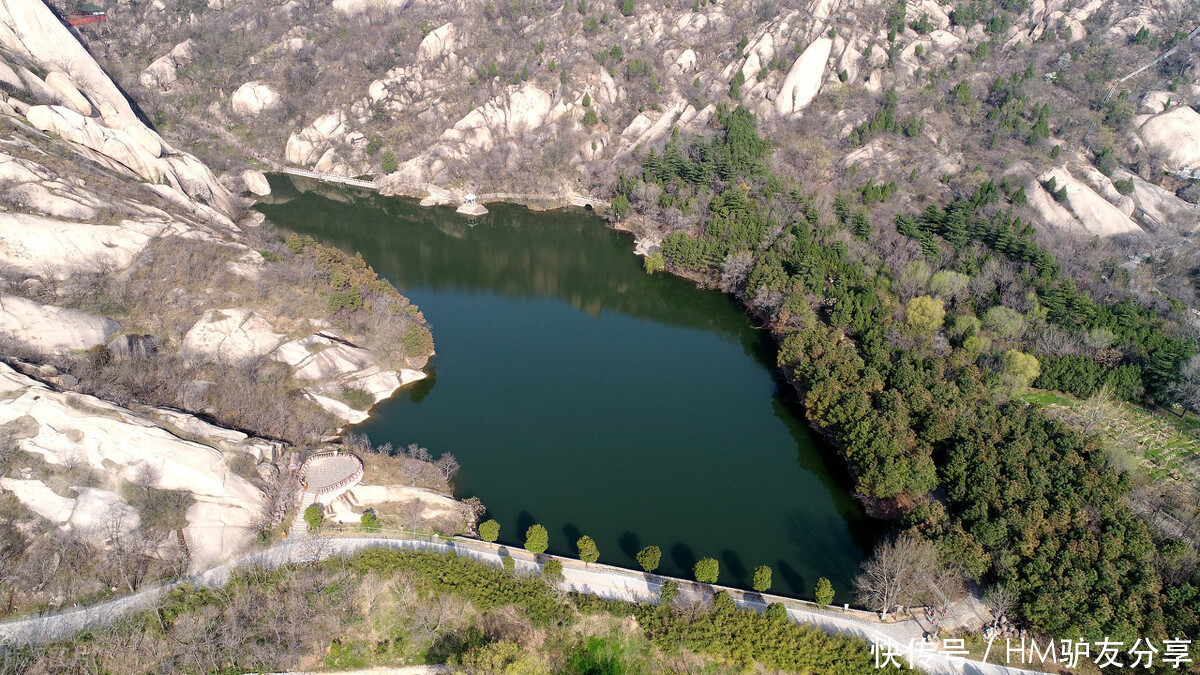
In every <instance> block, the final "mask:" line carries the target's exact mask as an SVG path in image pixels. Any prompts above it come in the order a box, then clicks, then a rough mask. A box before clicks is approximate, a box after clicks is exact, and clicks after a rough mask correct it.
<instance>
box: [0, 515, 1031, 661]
mask: <svg viewBox="0 0 1200 675" xmlns="http://www.w3.org/2000/svg"><path fill="white" fill-rule="evenodd" d="M371 547H386V548H398V549H420V550H427V551H438V552H447V553H448V552H452V551H453V552H457V553H458V554H459V555H466V556H469V557H471V558H474V559H476V560H480V561H482V562H486V563H488V564H491V565H495V566H497V567H499V566H500V565H501V561H502V558H503V557H504V556H505V555H511V556H512V558H513V560H514V562H515V563H516V569H517V570H518V571H521V572H526V573H535V572H537V571H538V569H539V566H538V563H537V560H536V559H535V558H534V556H533V555H532V554H530V553H528V552H526V551H524V550H522V549H514V548H508V547H505V546H500V545H497V544H488V543H485V542H481V541H476V540H473V539H465V538H455V539H434V540H426V539H397V538H379V537H348V538H310V539H305V540H302V541H287V542H284V543H281V544H277V545H275V546H272V547H271V548H268V549H265V550H263V551H259V552H256V553H251V554H248V555H245V556H242V557H241V558H238V559H236V560H233V561H230V562H228V563H225V564H224V565H220V566H218V567H215V568H213V569H211V570H209V571H207V572H204V573H202V574H197V575H194V576H191V577H187V578H184V579H180V580H178V581H175V582H173V583H170V584H166V585H163V586H155V587H152V588H145V589H142V590H140V591H138V592H137V593H134V594H132V595H129V596H125V597H122V598H117V599H114V600H109V601H106V602H101V603H97V604H94V605H90V606H88V607H83V608H80V609H74V610H65V611H61V612H56V613H53V614H46V615H39V616H32V617H26V618H22V619H15V620H12V621H6V622H3V623H0V641H2V642H8V643H30V642H32V643H40V642H49V641H52V640H56V639H59V638H63V637H66V636H68V635H71V634H73V633H76V632H78V631H80V630H82V629H84V628H86V627H88V626H93V625H97V624H102V623H107V622H110V621H114V620H116V619H118V618H120V617H122V616H124V615H127V614H129V613H131V612H135V611H138V610H142V609H148V608H150V607H153V606H154V604H155V602H157V601H158V599H159V598H160V597H161V596H162V594H163V593H164V592H166V591H168V590H170V589H172V588H174V587H176V586H178V585H180V584H184V583H190V584H193V585H197V586H221V585H224V584H225V583H226V582H228V581H229V578H230V574H231V572H232V571H233V570H235V569H237V568H240V567H252V566H256V565H261V566H265V567H278V566H281V565H285V564H289V563H310V562H315V561H318V560H323V559H325V558H328V557H331V556H336V555H344V554H350V553H356V552H358V551H361V550H363V549H367V548H371ZM546 557H550V556H546ZM559 560H561V561H562V563H563V577H564V581H563V583H562V588H563V589H564V590H573V591H578V592H581V593H590V594H593V595H597V596H600V597H604V598H609V599H614V600H626V601H631V602H640V601H650V602H657V599H658V595H659V591H660V589H661V586H662V583H663V582H664V581H667V580H668V579H670V577H659V576H657V575H647V574H642V573H639V572H634V571H632V570H627V569H624V568H620V567H611V566H608V565H600V564H592V565H585V564H583V563H582V562H580V561H578V560H574V559H572V558H559ZM675 581H676V582H678V583H679V587H680V594H681V596H682V597H684V598H692V599H698V598H701V597H707V596H710V595H711V594H712V593H713V592H714V588H715V589H717V590H727V591H729V592H730V595H731V596H732V597H733V598H734V600H735V601H736V602H737V603H738V604H739V605H740V606H742V607H752V608H755V609H762V608H763V607H765V606H766V604H767V603H769V602H783V603H784V604H785V606H787V608H788V614H789V615H790V616H791V618H792V619H793V620H795V621H797V622H799V623H806V624H810V625H814V626H817V627H819V628H821V629H822V630H825V631H828V632H832V633H842V634H848V635H855V636H858V637H861V638H864V639H866V640H868V641H870V642H871V643H873V644H876V645H893V646H896V647H897V648H899V649H901V651H903V648H904V647H907V646H908V645H909V643H910V641H913V640H916V641H919V640H920V639H921V633H922V630H921V627H920V626H919V625H918V624H917V623H916V622H915V621H911V620H910V621H902V622H897V623H879V622H878V621H872V620H870V619H867V618H863V617H861V616H856V615H854V614H842V613H840V612H837V611H828V612H826V611H814V610H812V609H806V608H805V606H804V605H803V604H801V603H798V602H796V601H795V600H792V599H790V598H783V597H778V596H771V595H760V594H757V593H747V592H744V591H741V590H738V589H727V588H723V587H719V586H718V587H711V586H705V585H703V584H696V583H694V582H691V581H687V580H685V579H675ZM918 665H919V667H921V669H922V670H925V671H926V672H929V673H936V674H939V675H940V674H942V673H946V674H949V673H968V674H971V675H974V674H978V675H1024V674H1029V675H1044V674H1041V673H1035V671H1030V670H1023V669H1019V668H1009V667H1005V666H1000V665H996V664H989V663H980V662H977V661H965V662H964V661H963V660H962V659H952V658H951V657H949V656H946V655H943V654H933V655H931V656H930V657H929V658H928V660H927V661H925V662H923V663H921V664H918Z"/></svg>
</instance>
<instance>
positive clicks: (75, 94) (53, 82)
mask: <svg viewBox="0 0 1200 675" xmlns="http://www.w3.org/2000/svg"><path fill="white" fill-rule="evenodd" d="M46 86H47V87H50V88H51V89H53V90H54V91H56V92H58V93H59V94H61V95H62V97H63V98H64V99H66V100H67V102H68V103H70V104H71V107H73V108H75V111H76V112H78V113H79V114H80V115H84V116H87V115H91V114H92V104H91V103H89V102H88V100H87V97H86V96H84V95H83V94H81V93H79V89H77V88H75V84H74V83H73V82H71V78H69V77H67V76H66V75H64V74H62V73H60V72H58V71H57V70H56V71H54V72H52V73H50V74H49V75H46Z"/></svg>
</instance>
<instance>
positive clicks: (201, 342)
mask: <svg viewBox="0 0 1200 675" xmlns="http://www.w3.org/2000/svg"><path fill="white" fill-rule="evenodd" d="M282 340H283V335H282V334H280V333H276V332H275V329H274V327H272V326H271V324H270V323H269V322H268V321H267V320H266V319H265V318H263V317H262V315H260V314H259V313H258V312H255V311H254V310H250V309H240V308H233V309H211V310H209V311H207V312H205V313H204V316H202V317H200V319H199V320H198V321H197V322H196V323H195V324H193V325H192V327H191V328H190V329H188V332H187V334H185V335H184V336H183V342H182V344H181V345H180V347H179V353H180V355H181V356H183V357H184V358H185V359H189V360H192V361H196V362H201V361H219V362H222V363H240V362H245V361H249V360H253V359H256V358H258V357H260V356H265V355H267V354H270V353H271V352H272V351H274V350H275V348H276V347H278V346H279V343H280V342H281V341H282Z"/></svg>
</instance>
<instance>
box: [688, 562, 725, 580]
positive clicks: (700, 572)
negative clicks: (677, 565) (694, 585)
mask: <svg viewBox="0 0 1200 675" xmlns="http://www.w3.org/2000/svg"><path fill="white" fill-rule="evenodd" d="M692 573H693V574H694V575H695V577H696V581H699V582H700V583H702V584H715V583H717V577H718V576H719V575H720V573H721V564H720V563H718V562H717V560H716V559H715V558H701V559H699V560H697V561H696V564H695V566H693V567H692Z"/></svg>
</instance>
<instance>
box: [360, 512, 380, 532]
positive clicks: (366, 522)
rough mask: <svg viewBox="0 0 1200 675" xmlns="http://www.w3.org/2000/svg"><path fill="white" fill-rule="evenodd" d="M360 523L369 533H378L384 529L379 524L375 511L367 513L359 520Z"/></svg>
mask: <svg viewBox="0 0 1200 675" xmlns="http://www.w3.org/2000/svg"><path fill="white" fill-rule="evenodd" d="M359 522H361V523H362V527H363V529H364V530H366V531H367V532H378V531H379V530H380V528H381V527H382V525H381V524H380V522H379V516H377V515H375V512H374V511H367V512H366V513H364V514H362V518H360V519H359Z"/></svg>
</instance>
